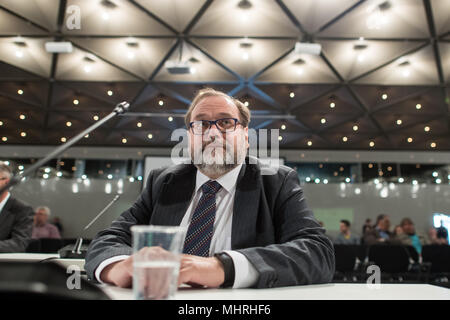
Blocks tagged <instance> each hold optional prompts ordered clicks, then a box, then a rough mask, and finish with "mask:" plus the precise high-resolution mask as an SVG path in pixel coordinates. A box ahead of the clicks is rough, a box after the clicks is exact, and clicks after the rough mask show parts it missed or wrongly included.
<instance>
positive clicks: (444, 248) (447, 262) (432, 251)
mask: <svg viewBox="0 0 450 320" xmlns="http://www.w3.org/2000/svg"><path fill="white" fill-rule="evenodd" d="M422 259H423V261H424V262H431V270H430V272H432V273H438V272H443V273H447V272H450V246H448V245H443V244H431V245H425V246H423V248H422Z"/></svg>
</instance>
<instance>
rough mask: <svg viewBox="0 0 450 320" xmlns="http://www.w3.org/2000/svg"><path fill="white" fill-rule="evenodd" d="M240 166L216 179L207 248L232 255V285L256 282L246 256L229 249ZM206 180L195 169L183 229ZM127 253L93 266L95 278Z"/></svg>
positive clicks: (207, 178) (243, 285) (237, 286)
mask: <svg viewBox="0 0 450 320" xmlns="http://www.w3.org/2000/svg"><path fill="white" fill-rule="evenodd" d="M241 168H242V164H240V165H239V166H237V167H236V168H234V169H233V170H231V171H230V172H228V173H226V174H225V175H223V176H222V177H220V178H218V179H216V180H215V181H217V182H218V183H219V184H220V185H221V186H222V188H221V189H220V190H219V191H218V192H217V193H216V217H215V220H214V227H213V228H214V231H213V236H212V239H211V245H210V250H209V255H210V256H213V255H214V254H215V253H219V252H226V253H227V254H228V255H229V256H230V257H231V258H232V260H233V264H234V270H235V278H234V284H233V288H247V287H250V286H251V285H253V284H254V283H256V281H257V279H258V271H257V270H256V269H255V267H254V266H253V265H252V264H251V263H250V262H249V261H248V259H247V258H246V257H245V256H244V255H243V254H241V253H239V252H237V251H232V250H231V227H232V220H233V207H234V195H235V193H236V183H237V178H238V175H239V172H240V171H241ZM208 180H211V179H210V178H209V177H207V176H205V175H204V174H203V173H201V172H200V171H199V170H197V176H196V182H195V192H194V194H193V197H192V200H191V203H190V205H189V207H188V209H187V211H186V213H185V215H184V217H183V220H182V221H181V224H180V226H182V227H185V228H186V230H187V228H188V227H189V223H190V221H191V219H192V215H193V213H194V210H195V208H196V205H197V203H198V201H199V200H200V198H201V196H202V190H201V186H202V185H203V184H204V183H205V182H207V181H208ZM127 257H128V256H126V255H121V256H115V257H111V258H109V259H107V260H105V261H103V262H102V263H101V264H100V265H99V266H98V267H97V269H96V270H95V277H96V278H97V280H98V281H99V282H102V281H101V280H100V273H101V272H102V270H103V269H104V268H105V267H106V266H107V265H109V264H111V263H113V262H116V261H120V260H124V259H126V258H127Z"/></svg>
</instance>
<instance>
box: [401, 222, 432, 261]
mask: <svg viewBox="0 0 450 320" xmlns="http://www.w3.org/2000/svg"><path fill="white" fill-rule="evenodd" d="M400 227H401V229H402V230H403V232H402V233H400V234H397V236H396V237H397V239H398V240H399V241H400V243H401V244H404V245H407V246H413V247H414V249H416V251H417V253H418V254H421V253H422V247H423V246H424V245H426V244H428V240H427V239H426V238H425V237H424V236H423V235H420V234H416V229H415V227H414V223H413V222H412V220H411V219H410V218H403V219H402V221H401V222H400Z"/></svg>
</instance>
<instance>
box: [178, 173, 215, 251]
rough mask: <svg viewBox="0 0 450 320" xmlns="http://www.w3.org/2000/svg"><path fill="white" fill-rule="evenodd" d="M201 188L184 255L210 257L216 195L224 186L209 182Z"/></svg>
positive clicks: (185, 243) (187, 235)
mask: <svg viewBox="0 0 450 320" xmlns="http://www.w3.org/2000/svg"><path fill="white" fill-rule="evenodd" d="M201 188H202V191H203V194H202V196H201V197H200V200H199V201H198V204H197V207H196V208H195V211H194V214H193V215H192V219H191V223H190V224H189V228H188V230H187V233H186V239H185V240H184V249H183V253H186V254H192V255H196V256H201V257H208V256H209V247H210V245H211V239H212V236H213V227H214V220H215V217H216V193H217V192H218V191H219V190H220V188H222V186H221V185H220V184H219V183H218V182H216V181H212V180H209V181H208V182H205V183H204V184H203V185H202V186H201Z"/></svg>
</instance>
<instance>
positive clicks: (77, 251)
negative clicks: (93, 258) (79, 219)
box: [58, 194, 120, 259]
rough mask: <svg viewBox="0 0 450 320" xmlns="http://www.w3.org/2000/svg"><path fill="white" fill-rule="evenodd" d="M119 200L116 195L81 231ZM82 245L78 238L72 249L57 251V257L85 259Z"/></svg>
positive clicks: (118, 196) (81, 239) (80, 238)
mask: <svg viewBox="0 0 450 320" xmlns="http://www.w3.org/2000/svg"><path fill="white" fill-rule="evenodd" d="M119 198H120V194H116V196H115V197H114V198H113V199H112V200H111V201H110V202H109V203H108V204H107V205H106V207H104V208H103V209H102V211H100V212H99V213H98V214H97V215H96V216H95V217H94V219H92V220H91V222H89V223H88V224H87V225H86V227H84V229H83V231H86V230H87V229H89V228H90V226H92V225H93V224H94V222H95V221H97V219H98V218H100V217H101V216H102V215H103V214H104V213H105V212H106V211H107V210H108V209H109V207H111V206H112V205H113V203H114V202H116V201H117V200H118V199H119ZM82 245H83V238H82V237H79V238H78V239H77V241H76V242H75V245H74V246H73V247H72V246H71V245H67V246H65V247H63V248H61V249H59V250H58V253H59V257H60V258H65V259H84V258H85V257H86V252H87V246H84V247H82Z"/></svg>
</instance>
